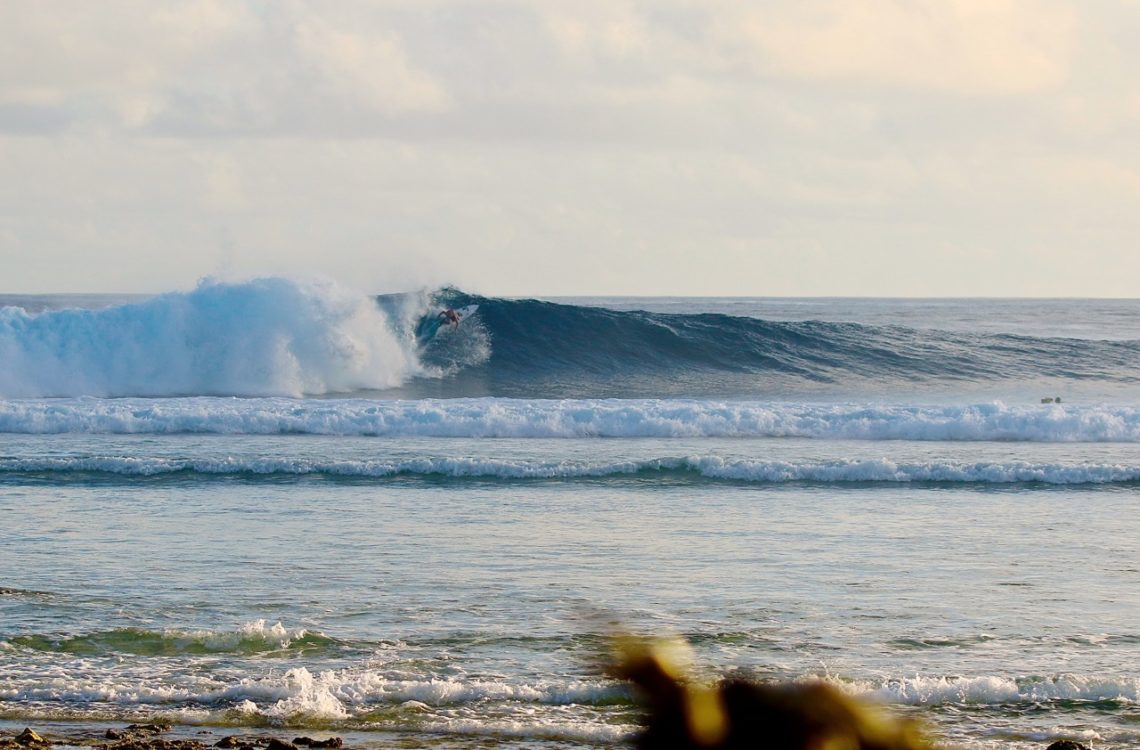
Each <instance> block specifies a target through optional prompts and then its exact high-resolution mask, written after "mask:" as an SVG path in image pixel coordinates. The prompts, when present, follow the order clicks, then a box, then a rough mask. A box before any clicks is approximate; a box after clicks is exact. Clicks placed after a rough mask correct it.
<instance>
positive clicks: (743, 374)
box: [422, 289, 1140, 397]
mask: <svg viewBox="0 0 1140 750" xmlns="http://www.w3.org/2000/svg"><path fill="white" fill-rule="evenodd" d="M434 302H435V303H436V304H437V305H438V306H439V307H445V306H452V307H460V306H464V305H470V304H477V305H479V312H478V314H477V316H476V318H475V319H473V321H472V324H473V325H471V324H469V325H470V330H471V331H476V330H477V331H479V335H480V336H481V337H483V339H485V342H486V350H487V351H486V353H485V355H484V356H483V357H482V359H480V360H479V361H478V362H477V363H473V364H472V365H471V366H463V364H464V363H463V362H462V361H460V360H459V359H456V358H455V357H454V356H453V353H451V354H450V355H449V356H445V357H442V358H441V359H440V360H439V361H437V360H436V354H437V353H436V351H434V347H433V345H434V344H435V343H436V342H434V341H430V342H428V343H427V345H425V346H424V348H423V351H422V357H423V359H424V361H425V363H427V364H435V365H450V366H452V377H451V378H450V379H447V380H445V381H444V382H443V383H442V384H441V385H442V387H444V388H447V389H449V390H448V391H447V392H446V393H444V392H440V393H438V394H436V395H501V396H516V397H517V396H539V395H545V396H550V397H591V396H624V397H631V396H632V397H638V396H650V395H658V396H682V395H692V396H700V395H733V396H740V395H764V394H766V393H767V392H768V391H770V390H774V389H778V388H781V387H787V386H794V385H795V384H800V385H807V386H809V387H810V386H811V385H813V384H815V385H826V384H840V383H844V382H847V381H851V380H856V381H880V382H882V381H889V382H898V383H911V384H923V383H933V382H949V383H954V382H958V383H961V382H996V381H1008V380H1018V381H1025V380H1049V379H1051V380H1060V381H1107V382H1119V383H1131V382H1136V380H1137V371H1136V364H1137V363H1138V362H1140V342H1138V341H1090V340H1081V339H1064V338H1035V337H1028V336H1017V335H1008V334H1006V335H994V334H969V333H961V332H950V331H938V330H920V329H914V328H909V327H906V326H901V325H900V326H870V325H863V324H858V323H838V322H826V321H796V322H783V321H770V320H762V319H757V318H751V317H738V316H732V315H725V314H716V313H702V314H677V313H656V312H648V311H629V312H621V311H615V310H609V309H605V308H602V307H584V306H578V305H569V304H559V303H554V302H545V301H540V300H533V299H526V300H508V299H498V298H488V297H480V296H476V295H471V294H466V293H464V292H461V291H459V290H456V289H444V290H441V291H440V292H438V293H437V294H436V295H435V297H434ZM460 330H463V329H460ZM440 338H445V337H440ZM449 343H453V342H449ZM456 365H458V366H456ZM425 395H433V394H430V393H428V394H425Z"/></svg>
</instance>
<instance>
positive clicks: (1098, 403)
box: [0, 278, 1140, 750]
mask: <svg viewBox="0 0 1140 750" xmlns="http://www.w3.org/2000/svg"><path fill="white" fill-rule="evenodd" d="M465 305H478V306H479V307H478V311H477V312H476V313H475V314H473V315H472V316H471V317H469V318H468V319H466V320H464V321H462V322H461V323H460V325H459V326H457V327H451V326H446V325H445V326H436V325H435V323H434V320H435V317H436V315H437V313H438V312H439V310H441V309H443V308H444V307H455V308H459V307H462V306H465ZM1138 443H1140V301H1138V300H1012V299H993V300H977V299H971V300H899V299H760V298H757V299H735V298H734V299H722V298H713V299H696V298H612V297H611V298H576V299H552V300H533V299H499V298H489V297H482V296H478V295H474V294H469V293H466V292H463V291H461V290H458V289H453V288H445V289H440V290H436V291H434V292H430V293H429V292H417V293H409V294H389V295H381V296H378V297H375V296H368V295H363V294H359V293H356V292H352V291H349V290H345V289H343V288H341V287H338V286H336V285H335V284H332V283H331V282H322V281H297V280H286V279H272V278H271V279H258V280H253V281H249V282H243V283H221V282H204V283H202V284H200V285H199V286H197V287H196V288H194V289H192V290H190V291H181V292H171V293H168V294H164V295H159V296H155V297H114V296H101V295H84V296H67V295H54V296H47V295H40V296H18V297H17V296H11V295H9V296H0V519H2V521H0V727H7V728H17V729H18V728H21V727H23V726H33V727H36V728H40V729H44V728H48V729H50V728H52V727H56V728H59V727H68V726H77V725H81V726H85V727H101V726H104V725H105V726H118V725H119V724H121V723H123V722H155V721H159V722H169V723H172V724H174V725H175V726H176V728H178V729H179V731H183V732H187V733H193V732H196V731H206V730H216V731H217V732H218V733H222V732H243V731H246V732H252V731H267V730H270V729H272V730H281V731H285V732H286V734H285V735H283V736H291V735H292V734H304V733H311V734H320V733H324V734H322V735H321V736H325V735H327V734H336V735H339V736H343V737H345V740H346V744H349V745H351V746H353V747H365V748H367V747H389V746H392V745H393V744H397V745H399V746H402V747H426V746H431V747H440V748H447V749H449V750H450V749H452V748H454V749H456V750H461V749H467V748H486V747H504V748H528V749H531V750H540V749H549V750H553V749H554V748H602V747H606V748H608V747H617V746H620V745H622V744H623V743H624V742H625V741H626V740H628V738H629V737H630V736H631V735H632V733H633V732H635V731H636V727H637V721H638V712H637V707H636V705H635V703H634V696H633V695H632V693H631V692H630V690H629V689H628V688H627V687H626V686H625V685H622V684H620V683H617V682H615V681H613V680H612V679H610V678H609V677H607V676H606V675H605V674H604V673H603V670H602V669H601V666H602V664H603V663H604V661H605V658H606V653H607V648H608V643H609V638H610V636H611V635H612V634H613V633H615V632H624V631H628V632H634V633H640V634H647V635H673V636H677V637H679V638H682V639H684V640H685V641H687V642H688V644H689V645H690V647H691V650H692V658H693V661H694V665H695V666H694V668H695V669H696V670H697V671H698V672H699V673H700V674H702V675H704V676H706V677H708V678H709V679H715V678H717V677H720V676H743V677H747V678H750V679H755V680H760V681H805V680H824V681H827V682H829V683H831V684H833V685H835V686H837V687H839V688H840V689H842V690H844V691H846V692H848V693H850V694H852V695H854V696H858V697H860V698H863V699H866V700H869V701H873V702H877V703H881V704H884V705H885V706H886V707H887V710H890V711H895V712H898V713H900V714H904V715H906V716H910V717H915V718H917V719H919V720H920V721H922V722H924V723H925V724H926V725H927V726H928V728H929V729H930V731H931V732H932V734H933V735H934V736H935V737H936V738H937V739H939V740H940V741H942V742H944V743H946V744H948V745H950V746H954V747H960V748H971V749H973V748H1014V749H1016V748H1040V747H1043V746H1044V744H1047V743H1048V742H1050V741H1052V740H1054V739H1061V738H1069V739H1076V740H1080V741H1082V742H1085V743H1087V744H1090V745H1092V746H1093V747H1095V748H1097V749H1098V750H1100V749H1104V748H1122V747H1133V746H1136V745H1138V744H1140V659H1138V657H1140V593H1138V592H1140V450H1138Z"/></svg>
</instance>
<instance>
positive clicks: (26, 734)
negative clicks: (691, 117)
mask: <svg viewBox="0 0 1140 750" xmlns="http://www.w3.org/2000/svg"><path fill="white" fill-rule="evenodd" d="M16 742H18V743H20V744H21V745H46V744H47V740H45V739H44V738H43V737H41V736H39V735H38V734H36V733H35V732H34V731H32V730H31V729H30V728H28V727H24V731H22V732H20V733H19V734H17V735H16Z"/></svg>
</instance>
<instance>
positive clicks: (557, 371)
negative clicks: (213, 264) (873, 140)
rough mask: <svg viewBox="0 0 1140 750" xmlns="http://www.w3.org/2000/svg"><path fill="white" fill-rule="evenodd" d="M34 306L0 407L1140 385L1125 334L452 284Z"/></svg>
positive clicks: (13, 344) (247, 288)
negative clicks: (838, 318) (1032, 332)
mask: <svg viewBox="0 0 1140 750" xmlns="http://www.w3.org/2000/svg"><path fill="white" fill-rule="evenodd" d="M17 301H18V300H17ZM470 304H477V305H479V311H478V313H476V314H475V315H474V316H473V317H471V318H470V319H469V320H467V321H465V322H464V323H463V324H462V325H460V326H459V327H458V328H456V329H450V328H448V327H444V329H443V330H441V331H439V332H438V333H437V332H436V331H435V328H436V326H435V325H433V324H434V323H435V322H436V321H435V318H436V315H437V314H438V311H439V310H440V309H441V308H443V307H447V306H452V307H461V306H464V305H470ZM34 309H36V308H35V306H34V305H33V306H28V307H27V308H26V309H25V308H24V307H15V306H10V307H5V308H3V309H0V362H3V363H4V367H3V368H2V370H0V397H7V398H34V397H66V396H83V395H86V396H103V397H108V396H110V397H124V396H157V397H163V396H175V395H227V396H233V395H237V396H270V395H282V396H301V395H322V394H330V393H353V392H357V393H359V392H368V393H370V394H374V393H376V392H383V393H384V395H386V396H397V397H405V396H406V397H413V398H427V397H432V396H439V397H447V398H454V397H462V396H506V397H512V398H543V397H546V398H579V399H582V398H601V397H621V398H640V397H692V398H702V397H730V398H755V397H763V398H772V397H776V396H779V397H783V398H789V397H799V396H800V395H807V394H819V393H825V394H830V395H831V396H834V395H835V394H851V393H856V392H858V393H866V392H870V391H877V392H890V391H891V390H892V389H898V388H900V387H901V388H907V389H912V390H914V389H919V390H921V389H930V388H933V389H935V390H939V389H941V390H942V391H944V392H945V391H954V392H957V393H960V392H962V391H963V390H964V389H969V388H971V387H975V386H976V387H981V388H982V390H985V389H986V386H992V385H993V384H1002V383H1004V384H1009V385H1010V388H1011V389H1012V390H1015V391H1018V392H1019V393H1023V392H1024V388H1025V384H1027V383H1034V384H1035V385H1034V395H1042V394H1043V393H1052V392H1053V391H1051V390H1045V391H1042V392H1041V393H1038V386H1041V387H1044V384H1046V383H1048V384H1049V385H1050V386H1052V385H1057V386H1058V391H1056V392H1060V391H1061V390H1065V391H1066V392H1068V393H1076V392H1079V391H1080V388H1081V387H1084V386H1088V384H1094V385H1093V386H1088V387H1092V388H1094V389H1095V387H1096V386H1103V387H1104V388H1107V389H1109V390H1110V391H1113V390H1120V388H1121V387H1122V386H1125V385H1128V384H1134V383H1136V382H1137V380H1138V379H1140V374H1138V373H1140V369H1138V368H1137V367H1136V364H1137V363H1138V362H1140V341H1135V340H1111V341H1110V340H1103V341H1102V340H1089V339H1075V338H1067V339H1062V338H1041V337H1033V336H1024V335H1011V334H994V333H971V332H963V331H946V330H933V329H925V328H910V327H905V326H895V325H868V324H860V323H841V322H824V321H772V320H763V319H758V318H754V317H745V316H739V315H729V314H722V313H700V314H694V313H677V312H648V311H637V310H634V311H618V310H611V309H607V308H603V307H591V306H581V305H572V304H556V303H552V302H542V301H537V300H508V299H496V298H488V297H478V296H474V295H470V294H466V293H464V292H461V291H459V290H456V289H444V290H441V291H438V292H436V293H434V294H428V293H419V294H398V295H384V296H381V297H378V298H369V297H365V296H364V295H360V294H355V293H351V292H348V291H346V290H344V289H340V288H338V287H336V286H335V285H334V284H331V283H320V282H316V283H314V282H297V281H291V280H287V279H272V278H271V279H258V280H254V281H250V282H246V283H240V284H227V283H216V282H209V281H207V282H204V283H202V284H200V285H199V286H198V287H197V288H196V289H194V290H192V291H190V292H178V293H170V294H164V295H161V296H159V297H155V298H151V299H145V300H142V301H137V302H136V301H131V302H129V303H128V304H120V305H117V306H113V307H107V308H103V309H55V310H50V309H49V310H43V309H40V311H39V312H28V310H34ZM979 384H981V385H979ZM1000 394H1001V389H1000V388H998V389H997V392H996V393H995V394H994V395H1000Z"/></svg>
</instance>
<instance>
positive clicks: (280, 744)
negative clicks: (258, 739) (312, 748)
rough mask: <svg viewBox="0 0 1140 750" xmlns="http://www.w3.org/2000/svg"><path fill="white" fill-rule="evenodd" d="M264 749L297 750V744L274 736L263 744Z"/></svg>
mask: <svg viewBox="0 0 1140 750" xmlns="http://www.w3.org/2000/svg"><path fill="white" fill-rule="evenodd" d="M265 750H297V746H296V745H294V744H293V743H292V742H285V741H283V740H279V739H277V738H276V737H274V738H273V739H271V740H269V744H268V745H266V746H265Z"/></svg>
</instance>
